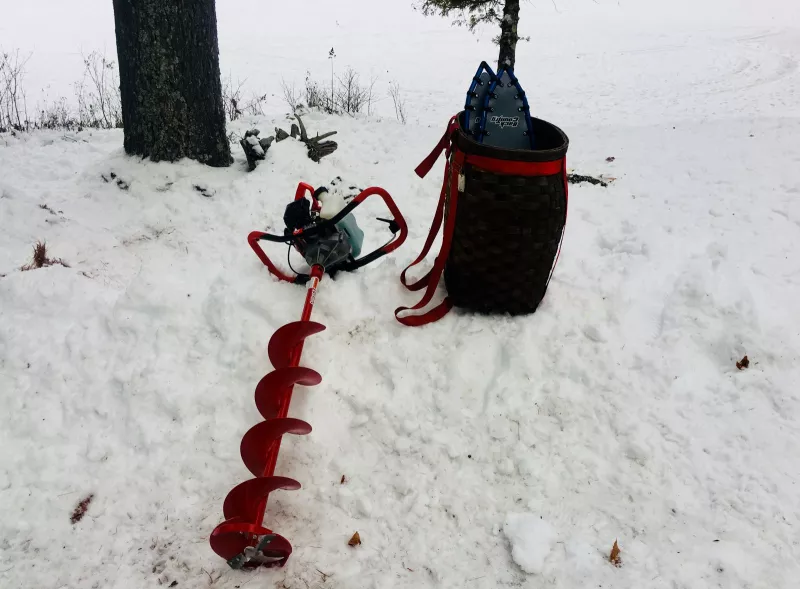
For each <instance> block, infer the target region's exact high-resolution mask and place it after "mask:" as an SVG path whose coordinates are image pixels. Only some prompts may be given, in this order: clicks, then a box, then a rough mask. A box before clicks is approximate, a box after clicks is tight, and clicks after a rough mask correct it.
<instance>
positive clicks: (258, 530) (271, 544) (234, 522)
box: [209, 518, 292, 569]
mask: <svg viewBox="0 0 800 589" xmlns="http://www.w3.org/2000/svg"><path fill="white" fill-rule="evenodd" d="M264 536H270V538H269V540H268V542H267V543H266V545H265V546H263V547H262V549H261V553H260V554H257V555H253V557H250V558H249V557H248V553H250V552H253V545H254V544H255V542H254V541H253V538H254V537H264ZM209 542H210V544H211V549H212V550H213V551H214V552H216V553H217V554H218V555H219V556H221V557H222V558H224V559H225V560H227V561H228V562H229V563H231V562H234V561H239V563H240V564H239V566H238V567H237V568H247V569H252V568H255V567H259V566H264V567H267V568H272V567H282V566H283V565H285V564H286V561H287V560H288V559H289V556H290V555H291V554H292V545H291V544H290V543H289V541H288V540H287V539H286V538H284V537H283V536H281V535H279V534H273V533H272V532H271V531H270V530H268V529H266V528H264V527H262V526H257V525H255V524H249V523H246V522H243V521H241V520H240V519H239V518H233V519H230V520H226V521H224V522H222V523H221V524H219V525H218V526H217V527H216V528H214V531H213V532H211V538H210V539H209Z"/></svg>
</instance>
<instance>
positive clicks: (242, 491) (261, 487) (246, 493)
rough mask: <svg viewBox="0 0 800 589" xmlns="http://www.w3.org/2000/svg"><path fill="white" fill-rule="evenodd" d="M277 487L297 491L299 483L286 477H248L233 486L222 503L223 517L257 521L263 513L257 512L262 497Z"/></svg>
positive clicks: (265, 496) (267, 495)
mask: <svg viewBox="0 0 800 589" xmlns="http://www.w3.org/2000/svg"><path fill="white" fill-rule="evenodd" d="M277 489H285V490H287V491H297V490H298V489H300V483H298V482H297V481H296V480H294V479H290V478H287V477H263V478H256V479H250V480H249V481H245V482H243V483H240V484H239V485H237V486H235V487H234V488H233V489H232V490H231V492H230V493H228V496H227V497H225V503H223V505H222V512H223V513H224V514H225V519H226V520H230V519H233V518H236V517H238V518H241V519H242V520H243V521H257V520H258V518H259V516H261V515H263V513H258V507H259V503H260V501H261V500H262V499H265V498H267V497H269V494H270V493H272V492H273V491H275V490H277Z"/></svg>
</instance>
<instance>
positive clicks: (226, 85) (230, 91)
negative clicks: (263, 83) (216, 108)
mask: <svg viewBox="0 0 800 589" xmlns="http://www.w3.org/2000/svg"><path fill="white" fill-rule="evenodd" d="M245 82H247V80H246V79H245V80H237V81H236V83H235V84H234V82H233V77H232V76H231V75H230V74H228V78H227V79H224V80H223V81H222V103H223V106H224V107H225V116H226V117H227V119H228V120H229V121H236V120H238V119H239V118H241V117H242V116H244V115H250V116H257V115H263V114H264V104H265V103H266V102H267V95H266V94H251V96H250V100H247V101H245V99H244V98H243V92H244V90H243V89H244V85H245Z"/></svg>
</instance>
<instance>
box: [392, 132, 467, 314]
mask: <svg viewBox="0 0 800 589" xmlns="http://www.w3.org/2000/svg"><path fill="white" fill-rule="evenodd" d="M448 129H449V128H448ZM440 146H441V142H440V144H439V146H437V148H436V150H435V152H436V153H437V156H438V154H440V153H441V152H442V151H443V150H444V148H442V149H440ZM446 147H447V146H446ZM428 159H430V156H428ZM434 161H435V160H434ZM426 162H427V160H426ZM423 163H425V162H423ZM463 165H464V154H463V153H462V152H460V151H458V150H455V152H454V154H453V156H452V161H448V162H447V164H446V167H445V175H444V182H443V184H442V191H441V193H440V195H439V203H438V204H437V205H436V215H435V216H434V219H433V224H432V225H431V230H430V232H428V238H427V239H426V240H425V245H424V246H423V248H422V252H421V253H420V255H419V256H417V259H416V260H414V261H413V262H412V263H411V264H410V265H409V266H408V267H407V268H406V269H405V270H403V273H402V274H401V275H400V281H401V282H402V283H403V286H405V287H406V288H407V289H408V290H411V291H416V290H422V289H423V288H425V289H426V290H425V294H424V295H423V296H422V299H421V300H420V301H419V302H418V303H417V304H416V305H414V306H413V307H399V308H398V309H396V310H395V312H394V316H395V318H397V320H398V321H399V322H400V323H402V324H403V325H408V326H409V327H419V326H421V325H427V324H428V323H433V322H434V321H438V320H439V319H441V318H442V317H444V316H445V315H447V313H448V312H449V311H450V309H452V308H453V303H452V302H451V301H450V298H449V297H445V298H444V300H443V301H442V302H441V303H439V304H438V305H436V306H435V307H433V308H432V309H431V310H429V311H427V312H425V313H423V314H421V315H404V316H403V317H401V316H400V315H401V314H404V313H406V312H407V311H420V310H422V309H423V308H425V307H426V306H427V305H428V303H430V302H431V301H432V300H433V295H434V294H436V287H437V286H439V280H440V279H441V277H442V272H444V266H445V264H446V263H447V257H448V256H449V255H450V245H451V244H452V242H453V231H454V230H455V227H456V209H457V205H458V175H459V174H460V173H461V168H462V166H463ZM420 167H422V166H420ZM418 169H419V168H418ZM428 171H430V168H429V169H428V170H427V171H425V172H424V173H423V175H424V174H427V172H428ZM448 181H449V187H448ZM448 188H449V190H448ZM448 193H449V194H448ZM448 196H449V200H448ZM445 205H447V209H448V211H447V220H446V221H445V223H444V232H443V234H442V249H441V250H440V251H439V254H438V255H437V256H436V260H435V261H434V263H433V267H432V268H431V270H430V272H428V273H427V274H426V275H425V276H423V277H422V278H420V279H419V280H417V281H416V282H414V283H413V284H408V283H407V282H406V272H408V270H409V269H411V268H412V267H414V266H416V265H417V264H419V263H420V262H421V261H422V260H424V259H425V256H427V255H428V252H429V251H430V249H431V245H432V244H433V240H434V239H435V238H436V235H437V234H438V233H439V228H440V227H441V225H442V219H443V218H444V209H445Z"/></svg>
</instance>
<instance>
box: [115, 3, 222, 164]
mask: <svg viewBox="0 0 800 589" xmlns="http://www.w3.org/2000/svg"><path fill="white" fill-rule="evenodd" d="M114 20H115V23H116V32H117V55H118V58H119V79H120V92H121V95H122V122H123V126H124V129H125V151H126V152H127V153H129V154H135V155H141V156H144V157H149V158H150V159H152V160H153V161H160V160H168V161H175V160H178V159H180V158H182V157H188V158H192V159H195V160H197V161H199V162H202V163H205V164H208V165H210V166H228V165H230V163H231V150H230V144H229V142H228V138H227V136H226V134H225V109H224V107H223V103H222V87H221V82H220V72H219V46H218V43H217V14H216V9H215V6H214V0H114Z"/></svg>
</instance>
